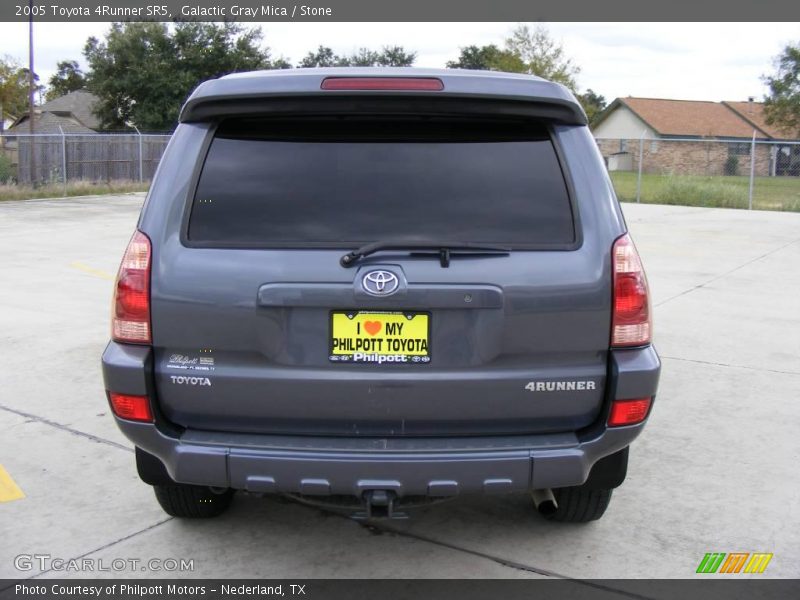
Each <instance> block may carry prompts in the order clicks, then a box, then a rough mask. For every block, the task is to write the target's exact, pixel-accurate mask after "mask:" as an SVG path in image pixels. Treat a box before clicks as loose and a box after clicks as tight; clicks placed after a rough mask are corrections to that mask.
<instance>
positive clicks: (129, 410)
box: [108, 392, 153, 423]
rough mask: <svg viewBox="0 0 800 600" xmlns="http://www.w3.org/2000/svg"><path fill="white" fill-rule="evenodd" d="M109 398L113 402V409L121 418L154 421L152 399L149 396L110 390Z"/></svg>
mask: <svg viewBox="0 0 800 600" xmlns="http://www.w3.org/2000/svg"><path fill="white" fill-rule="evenodd" d="M108 399H109V402H110V403H111V410H113V411H114V414H115V415H117V416H118V417H119V418H120V419H127V420H129V421H147V422H150V423H152V422H153V413H152V411H151V410H150V400H148V398H147V396H132V395H130V394H117V393H115V392H109V393H108Z"/></svg>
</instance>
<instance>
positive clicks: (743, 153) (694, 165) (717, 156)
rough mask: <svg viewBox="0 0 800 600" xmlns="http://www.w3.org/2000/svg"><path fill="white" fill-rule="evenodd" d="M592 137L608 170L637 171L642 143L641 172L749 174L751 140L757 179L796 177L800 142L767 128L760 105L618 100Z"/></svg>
mask: <svg viewBox="0 0 800 600" xmlns="http://www.w3.org/2000/svg"><path fill="white" fill-rule="evenodd" d="M593 133H594V136H595V139H597V142H598V146H599V147H600V151H601V153H602V154H603V156H604V158H605V159H606V162H607V164H608V166H609V169H610V170H638V161H639V155H640V148H639V144H640V140H641V143H642V148H641V156H642V170H643V171H645V172H655V173H674V174H682V175H734V174H748V173H749V172H750V160H751V156H750V155H751V144H752V140H753V136H755V139H756V141H757V144H756V147H755V165H754V170H755V174H756V175H757V176H771V175H794V176H800V145H798V144H797V142H800V139H798V137H797V135H796V134H792V132H789V131H786V130H782V129H780V128H778V127H775V126H771V125H768V124H767V122H766V118H765V115H764V105H763V104H762V103H760V102H753V101H749V102H706V101H695V100H667V99H659V98H632V97H628V98H617V99H616V100H614V101H613V102H612V103H611V104H610V105H609V106H608V107H607V108H606V109H605V110H604V111H603V113H601V115H600V116H599V117H598V119H597V121H596V123H595V124H594V126H593ZM782 142H783V143H782Z"/></svg>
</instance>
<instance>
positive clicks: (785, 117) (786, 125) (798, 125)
mask: <svg viewBox="0 0 800 600" xmlns="http://www.w3.org/2000/svg"><path fill="white" fill-rule="evenodd" d="M775 67H776V72H775V74H774V75H769V76H765V77H764V82H765V83H766V84H767V86H769V95H768V96H766V98H765V99H764V112H765V115H766V119H767V123H768V124H770V125H775V126H777V127H780V128H783V129H785V130H787V132H789V133H790V134H793V135H800V44H798V45H797V46H791V45H789V46H786V47H785V48H784V49H783V52H782V53H781V54H780V55H779V56H778V57H777V58H776V60H775Z"/></svg>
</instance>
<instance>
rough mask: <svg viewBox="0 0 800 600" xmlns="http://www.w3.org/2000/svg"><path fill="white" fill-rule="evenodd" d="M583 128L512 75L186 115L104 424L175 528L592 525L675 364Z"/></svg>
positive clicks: (312, 85)
mask: <svg viewBox="0 0 800 600" xmlns="http://www.w3.org/2000/svg"><path fill="white" fill-rule="evenodd" d="M650 312H651V310H650V304H649V299H648V290H647V282H646V279H645V274H644V271H643V270H642V264H641V261H640V260H639V256H638V254H637V252H636V249H635V247H634V245H633V242H632V241H631V238H630V236H629V235H628V233H627V228H626V225H625V221H624V219H623V216H622V213H621V211H620V208H619V205H618V203H617V200H616V198H615V195H614V192H613V189H612V187H611V184H610V182H609V178H608V176H607V173H606V170H605V168H604V165H603V160H602V157H601V156H600V154H599V152H598V150H597V147H596V145H595V142H594V140H593V138H592V135H591V133H590V132H589V129H588V127H587V125H586V116H585V114H584V113H583V111H582V109H581V107H580V105H579V104H578V103H577V101H576V100H575V98H574V96H573V95H572V94H571V93H570V92H568V91H567V90H566V89H565V88H564V87H562V86H560V85H558V84H555V83H551V82H548V81H544V80H542V79H539V78H536V77H530V76H523V75H510V74H502V73H487V72H469V71H457V70H420V69H298V70H295V71H272V72H254V73H241V74H235V75H230V76H227V77H222V78H220V79H216V80H212V81H208V82H205V83H203V84H202V85H200V86H199V87H198V88H197V89H196V90H195V91H194V93H193V94H192V95H191V96H190V98H189V99H188V101H187V102H186V104H185V105H184V107H183V109H182V111H181V114H180V124H179V126H178V128H177V130H176V131H175V134H174V135H173V136H172V139H171V141H170V143H169V147H168V148H167V150H166V152H165V154H164V157H163V159H162V161H161V164H160V165H159V168H158V172H157V174H156V176H155V179H154V181H153V183H152V186H151V189H150V192H149V194H148V196H147V199H146V201H145V203H144V207H143V208H142V212H141V217H140V219H139V223H138V226H137V228H136V231H135V232H134V234H133V237H132V238H131V241H130V244H129V245H128V247H127V250H126V251H125V255H124V258H123V260H122V264H121V266H120V269H119V274H118V277H117V283H116V291H115V297H114V303H113V314H112V334H111V337H112V341H111V342H110V343H109V344H108V347H107V348H106V350H105V352H104V354H103V359H102V363H103V375H104V379H105V387H106V389H107V395H108V401H109V403H110V405H111V408H112V409H113V413H114V416H115V419H116V422H117V424H118V425H119V427H120V429H121V430H122V431H123V433H124V434H125V435H126V436H127V437H128V439H130V440H131V442H132V443H133V444H134V445H135V447H136V462H137V466H138V472H139V475H140V477H141V479H142V480H144V482H145V483H148V484H150V485H152V486H153V487H154V489H155V494H156V497H157V499H158V501H159V502H160V504H161V506H162V507H163V508H164V509H165V510H166V512H168V513H169V514H171V515H175V516H181V517H210V516H214V515H217V514H219V513H221V512H222V511H223V510H224V509H225V508H227V506H228V505H229V503H230V502H231V498H232V496H233V494H234V492H235V491H236V490H244V491H247V492H255V493H281V494H291V495H294V496H295V497H297V498H299V499H301V500H306V501H308V500H314V499H317V500H320V501H326V502H336V503H340V504H341V503H347V502H350V503H351V504H353V505H354V507H355V510H358V511H360V513H359V514H361V515H362V516H366V517H375V516H398V514H399V513H398V511H399V510H400V509H401V508H402V507H403V505H404V504H408V503H413V502H424V501H430V500H435V499H445V498H451V497H454V496H456V495H463V494H470V493H475V492H480V493H486V494H505V493H512V492H526V493H530V494H531V495H532V497H533V502H534V504H535V505H536V506H537V507H538V509H539V512H541V513H543V514H544V515H545V516H547V517H549V518H551V519H554V520H558V521H589V520H592V519H597V518H599V517H600V516H601V515H602V514H603V512H604V511H605V509H606V507H607V505H608V502H609V499H610V497H611V492H612V489H613V488H615V487H617V486H618V485H620V483H622V481H623V479H624V478H625V473H626V469H627V461H628V447H629V445H630V444H631V442H632V441H633V440H634V438H636V436H637V435H639V433H640V432H641V430H642V428H643V427H644V424H645V421H646V420H647V417H648V415H649V413H650V410H651V408H652V404H653V401H654V398H655V394H656V387H657V384H658V376H659V370H660V362H659V359H658V356H657V355H656V352H655V350H654V348H653V346H652V344H651V314H650Z"/></svg>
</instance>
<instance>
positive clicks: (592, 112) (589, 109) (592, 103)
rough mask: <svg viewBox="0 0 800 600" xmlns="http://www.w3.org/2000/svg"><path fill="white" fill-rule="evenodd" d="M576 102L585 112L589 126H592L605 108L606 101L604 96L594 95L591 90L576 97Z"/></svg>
mask: <svg viewBox="0 0 800 600" xmlns="http://www.w3.org/2000/svg"><path fill="white" fill-rule="evenodd" d="M578 100H579V101H580V103H581V105H582V106H583V110H584V111H586V116H587V117H588V119H589V125H593V124H594V122H595V120H596V119H597V117H598V116H599V115H600V113H601V112H603V110H604V109H605V107H606V99H605V97H604V96H601V95H600V94H598V93H596V92H595V91H594V90H592V88H589V89H588V90H586V91H585V92H584V93H583V94H580V95H579V96H578Z"/></svg>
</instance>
